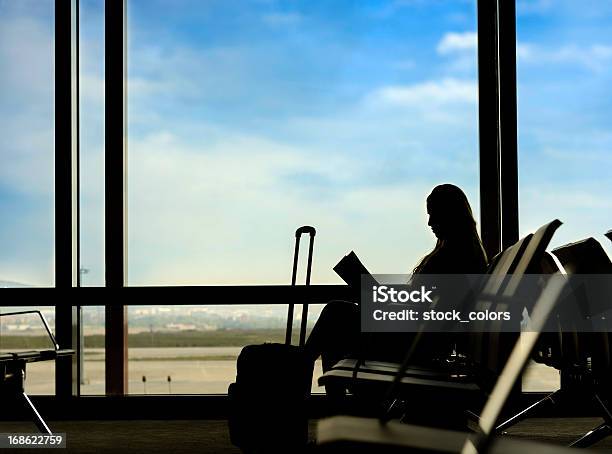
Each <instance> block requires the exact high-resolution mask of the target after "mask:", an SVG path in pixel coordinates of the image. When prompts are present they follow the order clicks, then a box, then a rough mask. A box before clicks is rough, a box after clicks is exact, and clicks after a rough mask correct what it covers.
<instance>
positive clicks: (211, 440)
mask: <svg viewBox="0 0 612 454" xmlns="http://www.w3.org/2000/svg"><path fill="white" fill-rule="evenodd" d="M599 422H600V420H598V419H596V418H557V419H552V418H534V419H529V420H526V421H524V422H522V423H520V424H518V425H517V426H515V427H513V428H512V429H511V430H509V433H510V434H512V435H513V436H517V437H520V438H526V439H530V440H539V441H548V442H551V443H557V444H566V443H568V442H570V441H571V440H573V439H575V438H576V437H577V436H578V435H580V434H582V433H584V432H585V431H587V430H589V429H590V428H592V427H594V426H595V425H597V424H598V423H599ZM49 425H50V426H51V427H52V429H53V430H54V431H55V432H58V433H62V432H63V433H66V434H67V448H68V449H67V450H66V451H64V450H61V451H59V452H69V453H83V454H87V453H92V454H93V453H123V452H153V453H155V452H160V453H161V452H163V453H171V454H182V453H215V454H217V453H218V454H225V453H227V454H237V453H239V452H240V451H239V450H238V449H237V448H235V447H234V446H232V444H231V443H230V441H229V436H228V433H227V426H226V422H225V421H57V422H53V421H51V422H50V423H49ZM34 431H35V430H34V427H33V426H32V425H31V424H28V423H15V422H8V423H7V422H0V433H7V432H9V433H16V432H22V433H23V432H34ZM595 449H596V450H598V451H600V452H609V453H612V437H610V438H609V439H606V440H603V441H602V442H600V443H599V444H598V445H597V446H596V447H595ZM2 451H3V452H11V451H13V450H6V451H5V450H2ZM29 451H32V452H34V453H35V454H36V453H40V452H41V451H40V450H38V449H37V450H29V449H20V450H19V451H16V450H15V452H19V453H22V454H25V453H27V452H29Z"/></svg>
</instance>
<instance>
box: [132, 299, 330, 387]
mask: <svg viewBox="0 0 612 454" xmlns="http://www.w3.org/2000/svg"><path fill="white" fill-rule="evenodd" d="M321 309H322V306H321V305H311V306H310V308H309V316H308V320H309V324H308V330H307V332H309V331H310V328H312V325H313V324H314V321H316V320H317V318H318V316H319V313H320V311H321ZM295 313H296V317H295V320H294V331H293V332H294V333H295V334H296V335H295V337H294V342H293V343H294V345H296V344H297V340H298V339H297V338H298V336H297V333H299V323H300V316H301V313H302V308H301V306H296V308H295ZM286 320H287V306H271V305H268V306H265V305H257V306H253V305H250V306H240V305H237V306H229V305H222V306H221V305H220V306H172V307H166V306H139V307H130V308H129V336H128V347H129V350H128V357H129V365H128V371H129V372H128V374H129V383H128V391H129V393H130V394H225V393H227V388H228V386H229V384H230V383H232V382H234V381H235V380H236V359H237V357H238V354H239V353H240V350H241V349H242V347H244V346H245V345H250V344H261V343H264V342H284V341H285V328H286V325H285V323H286ZM320 376H321V365H320V361H317V363H316V364H315V372H314V376H313V392H322V388H320V387H319V386H318V385H317V383H316V382H317V379H318V377H320Z"/></svg>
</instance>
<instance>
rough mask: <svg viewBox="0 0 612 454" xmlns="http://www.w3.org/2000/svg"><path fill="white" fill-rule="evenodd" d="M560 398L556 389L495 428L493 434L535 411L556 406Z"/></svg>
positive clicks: (559, 393) (559, 392) (559, 391)
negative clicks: (547, 406) (548, 406)
mask: <svg viewBox="0 0 612 454" xmlns="http://www.w3.org/2000/svg"><path fill="white" fill-rule="evenodd" d="M560 397H561V390H560V389H558V390H557V391H555V392H554V393H552V394H549V395H548V396H546V397H544V398H543V399H541V400H538V401H537V402H535V403H533V404H531V405H530V406H529V407H527V408H525V409H524V410H521V411H520V412H519V413H517V414H516V415H514V416H512V417H511V418H509V419H507V420H506V421H504V422H502V423H501V424H500V425H498V426H497V427H496V428H495V432H496V433H500V432H503V431H504V430H506V429H507V428H508V427H511V426H513V425H515V424H517V423H519V422H521V421H522V420H523V419H525V418H528V417H529V416H531V415H532V414H533V413H534V412H536V411H537V410H539V409H540V408H542V407H543V406H545V405H556V404H557V402H558V401H559V399H560Z"/></svg>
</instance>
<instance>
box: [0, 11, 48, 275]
mask: <svg viewBox="0 0 612 454" xmlns="http://www.w3.org/2000/svg"><path fill="white" fill-rule="evenodd" d="M53 6H54V2H53V1H51V0H43V1H41V0H38V1H29V0H24V1H2V2H0V68H2V70H1V71H0V99H1V100H2V102H1V103H0V162H1V163H2V164H1V165H0V219H2V222H0V287H7V286H11V287H13V286H32V285H35V286H52V285H53V282H54V277H53V245H54V240H53V206H54V202H53V194H54V190H53V175H54V172H53V137H54V135H53V121H54V101H53V96H54V72H53V71H54V70H53V68H54V64H53V55H54V47H53V35H54V31H53V27H54V9H53Z"/></svg>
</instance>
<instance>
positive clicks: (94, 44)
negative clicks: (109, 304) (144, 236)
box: [79, 0, 104, 287]
mask: <svg viewBox="0 0 612 454" xmlns="http://www.w3.org/2000/svg"><path fill="white" fill-rule="evenodd" d="M79 58H80V64H79V88H80V90H79V101H80V104H79V110H80V112H79V119H80V121H79V126H80V128H79V132H80V144H79V145H80V146H79V161H80V188H79V189H80V191H79V196H80V197H79V202H80V205H79V214H80V232H79V233H80V270H79V273H80V285H81V286H83V287H89V286H99V287H102V286H104V0H87V1H83V0H80V4H79Z"/></svg>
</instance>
